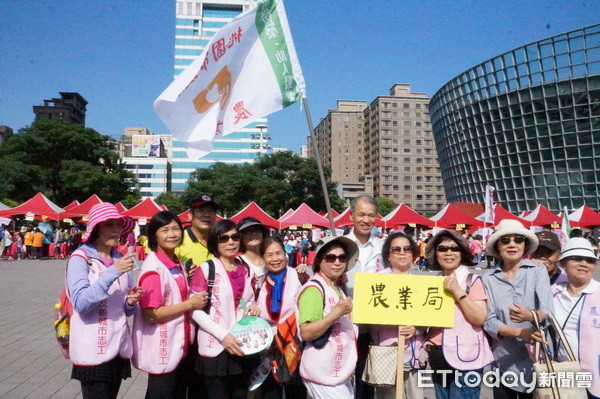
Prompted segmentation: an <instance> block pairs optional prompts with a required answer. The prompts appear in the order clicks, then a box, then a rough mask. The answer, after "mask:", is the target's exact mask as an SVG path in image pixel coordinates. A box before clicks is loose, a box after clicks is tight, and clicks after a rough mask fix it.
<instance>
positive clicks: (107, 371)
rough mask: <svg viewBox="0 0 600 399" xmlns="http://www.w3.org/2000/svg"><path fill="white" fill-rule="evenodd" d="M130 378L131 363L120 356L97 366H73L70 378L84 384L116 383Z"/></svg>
mask: <svg viewBox="0 0 600 399" xmlns="http://www.w3.org/2000/svg"><path fill="white" fill-rule="evenodd" d="M130 377H131V362H130V360H129V359H123V358H122V357H120V356H117V357H115V358H114V359H112V360H109V361H108V362H106V363H102V364H99V365H97V366H77V365H73V371H71V378H72V379H74V380H78V381H81V382H84V383H91V382H106V383H110V382H116V381H120V380H125V379H127V378H130Z"/></svg>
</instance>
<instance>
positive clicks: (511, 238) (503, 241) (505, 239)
mask: <svg viewBox="0 0 600 399" xmlns="http://www.w3.org/2000/svg"><path fill="white" fill-rule="evenodd" d="M498 241H499V242H500V244H502V245H508V244H510V242H511V241H513V242H514V243H515V244H523V243H524V242H525V237H523V236H504V237H500V239H499V240H498Z"/></svg>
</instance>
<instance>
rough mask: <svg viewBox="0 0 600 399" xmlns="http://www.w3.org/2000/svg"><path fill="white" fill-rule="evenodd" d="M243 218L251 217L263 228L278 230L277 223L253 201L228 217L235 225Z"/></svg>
mask: <svg viewBox="0 0 600 399" xmlns="http://www.w3.org/2000/svg"><path fill="white" fill-rule="evenodd" d="M245 217H253V218H256V219H258V220H259V221H260V222H261V223H262V224H264V225H265V226H269V227H272V228H274V229H279V221H278V220H277V219H275V218H273V217H271V215H269V214H268V213H267V212H265V211H263V210H262V209H261V207H260V206H258V204H257V203H256V202H254V201H252V202H250V203H249V204H248V205H246V207H245V208H244V209H242V210H241V211H239V212H238V213H236V214H235V215H233V216H232V217H230V219H231V220H233V221H234V222H236V223H239V222H240V220H242V219H243V218H245Z"/></svg>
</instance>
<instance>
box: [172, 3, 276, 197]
mask: <svg viewBox="0 0 600 399" xmlns="http://www.w3.org/2000/svg"><path fill="white" fill-rule="evenodd" d="M255 4H256V1H251V0H213V1H205V0H176V21H175V62H174V70H173V74H174V77H177V76H178V75H179V74H180V73H181V72H182V71H183V70H184V69H185V68H186V67H187V66H188V65H190V64H191V63H192V62H193V61H194V60H195V59H196V58H198V57H199V56H200V55H201V54H202V52H203V51H204V49H205V48H206V46H207V45H208V43H209V41H210V39H211V38H212V37H213V35H214V34H215V33H217V32H218V31H219V29H220V28H221V27H222V26H223V25H225V24H227V23H228V22H229V21H231V20H232V19H233V18H234V17H235V16H237V15H238V14H240V13H242V12H244V11H247V10H248V9H249V8H250V7H253V6H254V5H255ZM261 125H262V126H263V128H262V129H259V128H258V127H257V126H261ZM266 125H267V119H266V118H263V119H261V120H259V121H257V122H254V123H252V124H250V125H248V126H246V127H245V128H243V129H240V130H239V131H237V132H234V133H231V134H228V135H227V136H224V137H222V138H219V139H216V140H215V142H214V147H213V150H212V151H211V152H210V153H208V154H206V155H205V156H203V157H202V158H200V159H190V158H189V157H188V155H187V152H186V151H185V145H184V143H183V142H180V141H177V140H173V152H172V190H173V191H175V192H182V191H184V190H185V189H186V188H187V181H188V179H189V178H190V176H191V173H192V172H194V171H195V170H196V169H197V168H206V167H209V166H210V165H212V164H214V163H215V162H225V163H229V164H241V163H249V162H254V161H255V160H256V159H257V158H258V156H259V155H260V154H261V153H262V154H264V153H270V152H271V146H270V145H269V141H270V139H271V136H270V135H269V134H266V133H267V128H266ZM261 130H262V132H261Z"/></svg>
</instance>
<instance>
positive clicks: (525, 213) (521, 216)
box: [519, 211, 529, 218]
mask: <svg viewBox="0 0 600 399" xmlns="http://www.w3.org/2000/svg"><path fill="white" fill-rule="evenodd" d="M527 215H529V212H527V211H523V212H521V214H520V215H519V217H520V218H524V217H525V216H527Z"/></svg>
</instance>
